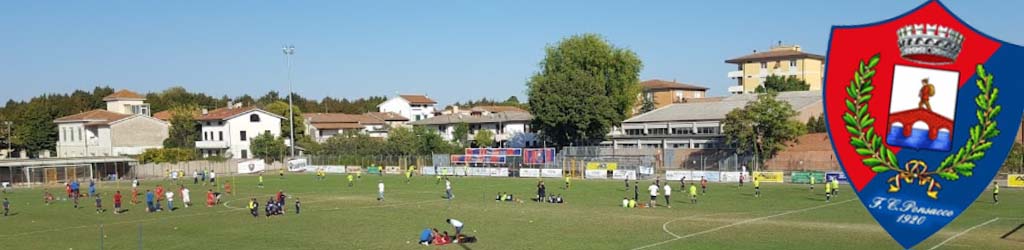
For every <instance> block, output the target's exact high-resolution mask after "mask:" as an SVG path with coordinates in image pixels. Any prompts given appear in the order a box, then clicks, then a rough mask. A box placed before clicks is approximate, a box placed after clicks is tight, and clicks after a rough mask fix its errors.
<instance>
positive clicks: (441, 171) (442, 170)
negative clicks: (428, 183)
mask: <svg viewBox="0 0 1024 250" xmlns="http://www.w3.org/2000/svg"><path fill="white" fill-rule="evenodd" d="M454 169H455V168H453V167H438V168H437V174H438V175H452V174H454V173H455V170H454Z"/></svg>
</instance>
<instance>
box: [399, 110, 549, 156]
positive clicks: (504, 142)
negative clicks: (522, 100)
mask: <svg viewBox="0 0 1024 250" xmlns="http://www.w3.org/2000/svg"><path fill="white" fill-rule="evenodd" d="M487 109H488V108H480V109H477V110H478V111H477V112H472V111H471V112H470V113H469V114H466V113H454V114H447V115H439V116H434V117H431V118H427V119H424V120H419V121H413V122H409V125H413V126H423V127H426V128H427V129H430V130H433V131H437V133H438V134H440V135H441V137H442V138H444V139H445V140H450V141H454V140H455V139H456V138H455V136H454V135H453V134H454V132H455V127H456V126H458V125H459V124H460V123H466V124H467V125H468V126H469V131H468V132H469V133H468V135H467V138H464V140H466V141H473V137H475V136H476V134H477V133H478V132H480V131H482V130H490V131H491V132H492V133H493V134H494V142H495V144H496V145H494V146H495V147H536V146H537V145H538V140H537V134H536V133H535V132H534V131H533V130H532V129H531V128H530V121H531V120H533V116H532V115H530V113H527V112H525V111H499V112H490V111H487ZM471 110H472V109H471ZM491 110H495V109H491Z"/></svg>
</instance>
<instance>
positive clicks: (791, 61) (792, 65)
mask: <svg viewBox="0 0 1024 250" xmlns="http://www.w3.org/2000/svg"><path fill="white" fill-rule="evenodd" d="M789 68H791V69H792V68H796V60H789Z"/></svg>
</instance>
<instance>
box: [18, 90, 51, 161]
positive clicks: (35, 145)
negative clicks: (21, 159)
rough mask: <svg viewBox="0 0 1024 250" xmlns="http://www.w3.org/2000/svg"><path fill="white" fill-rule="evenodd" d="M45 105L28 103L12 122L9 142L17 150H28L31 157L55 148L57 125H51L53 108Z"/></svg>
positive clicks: (44, 103) (44, 102)
mask: <svg viewBox="0 0 1024 250" xmlns="http://www.w3.org/2000/svg"><path fill="white" fill-rule="evenodd" d="M47 103H48V102H46V101H39V102H35V101H33V102H30V103H29V104H27V105H25V106H24V107H22V109H21V110H20V112H19V115H18V118H17V120H16V121H14V131H13V133H14V136H13V137H12V138H11V142H13V143H14V144H15V145H18V148H21V149H25V150H28V152H29V154H30V156H31V157H37V154H38V151H40V150H44V149H55V148H56V143H57V124H54V123H53V120H54V118H55V117H56V115H53V112H55V111H54V110H52V108H54V107H52V106H49V105H48V104H47ZM5 129H6V128H5Z"/></svg>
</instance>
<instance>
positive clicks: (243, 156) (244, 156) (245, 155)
mask: <svg viewBox="0 0 1024 250" xmlns="http://www.w3.org/2000/svg"><path fill="white" fill-rule="evenodd" d="M242 159H249V151H248V150H245V149H242Z"/></svg>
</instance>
